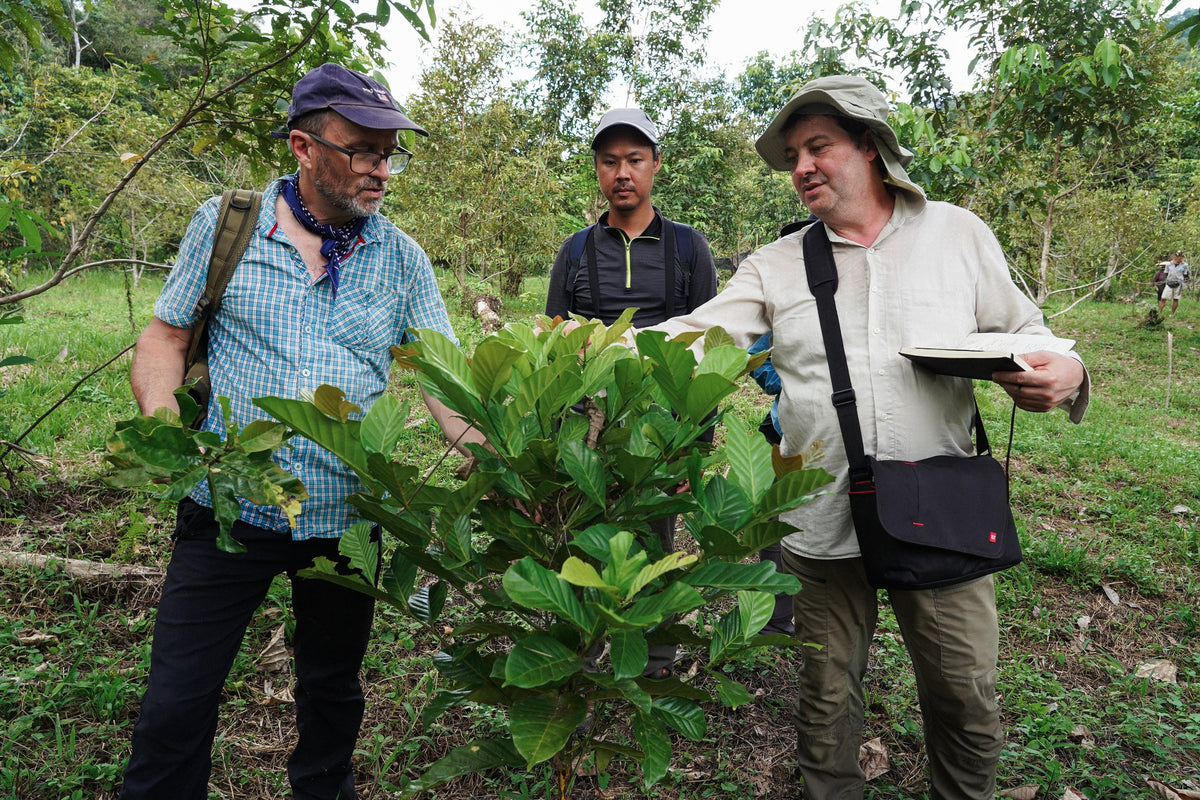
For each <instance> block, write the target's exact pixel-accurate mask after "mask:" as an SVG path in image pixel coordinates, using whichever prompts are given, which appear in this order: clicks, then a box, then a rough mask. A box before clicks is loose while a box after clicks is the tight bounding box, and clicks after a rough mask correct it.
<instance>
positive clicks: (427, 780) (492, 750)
mask: <svg viewBox="0 0 1200 800" xmlns="http://www.w3.org/2000/svg"><path fill="white" fill-rule="evenodd" d="M524 763H525V761H524V759H522V758H521V754H520V753H518V752H517V749H516V748H515V747H514V746H513V743H512V742H510V741H507V740H503V739H476V740H474V741H472V742H470V743H469V744H465V745H463V746H461V747H457V748H455V749H454V750H451V751H450V753H449V754H448V755H445V756H443V757H442V758H439V759H438V760H437V761H435V762H433V763H432V764H431V765H430V766H429V769H427V770H425V772H424V773H423V774H422V775H421V777H420V778H418V779H417V780H415V781H409V783H408V785H407V786H406V787H405V788H404V796H405V797H413V796H414V795H417V794H420V793H421V792H424V791H426V790H428V789H432V788H433V787H435V786H438V785H440V784H443V783H446V782H447V781H451V780H454V779H455V778H461V777H463V776H464V775H477V774H479V773H482V772H487V771H488V770H491V769H497V768H499V767H511V768H513V769H520V767H521V766H522V765H524Z"/></svg>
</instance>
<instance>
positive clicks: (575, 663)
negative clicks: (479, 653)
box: [504, 634, 583, 689]
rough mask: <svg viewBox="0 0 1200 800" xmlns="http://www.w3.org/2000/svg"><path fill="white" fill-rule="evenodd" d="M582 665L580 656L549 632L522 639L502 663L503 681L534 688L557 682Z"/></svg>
mask: <svg viewBox="0 0 1200 800" xmlns="http://www.w3.org/2000/svg"><path fill="white" fill-rule="evenodd" d="M582 668H583V659H581V658H580V657H579V656H578V655H577V654H576V653H575V652H574V651H572V650H570V649H568V648H567V647H566V646H565V645H563V644H562V643H561V642H559V641H558V640H557V639H555V638H554V637H553V636H550V635H548V634H534V635H533V636H527V637H526V638H524V639H521V640H520V641H518V642H517V643H516V644H514V645H513V647H512V650H511V651H509V654H508V660H507V661H506V662H505V664H504V685H505V686H518V687H520V688H522V689H536V688H539V687H543V686H548V685H553V684H557V683H558V682H560V681H562V680H563V679H565V678H569V677H570V676H572V675H574V674H575V673H577V672H579V671H580V670H581V669H582Z"/></svg>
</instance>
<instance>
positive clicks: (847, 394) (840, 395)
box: [829, 388, 855, 408]
mask: <svg viewBox="0 0 1200 800" xmlns="http://www.w3.org/2000/svg"><path fill="white" fill-rule="evenodd" d="M829 399H830V400H832V401H833V407H834V408H841V407H842V406H850V405H854V403H855V396H854V389H853V388H849V389H838V390H837V391H836V392H834V393H833V394H831V395H829Z"/></svg>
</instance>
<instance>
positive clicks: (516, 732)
mask: <svg viewBox="0 0 1200 800" xmlns="http://www.w3.org/2000/svg"><path fill="white" fill-rule="evenodd" d="M586 717H587V703H586V702H585V701H584V699H583V698H582V697H579V696H577V695H573V694H561V695H531V696H529V697H524V698H522V699H520V700H518V701H517V702H515V703H513V706H512V709H511V711H510V720H509V723H508V731H509V733H511V734H512V737H513V744H515V745H516V746H517V751H518V752H520V753H521V755H523V756H524V757H525V765H526V767H527V768H531V767H533V765H535V764H540V763H541V762H543V761H545V760H546V759H548V758H551V757H552V756H554V755H555V754H557V753H558V752H559V751H560V750H562V749H563V747H564V746H565V745H566V743H567V740H568V739H570V738H571V734H572V733H574V732H575V728H577V727H578V726H579V725H581V724H582V723H583V721H584V719H585V718H586Z"/></svg>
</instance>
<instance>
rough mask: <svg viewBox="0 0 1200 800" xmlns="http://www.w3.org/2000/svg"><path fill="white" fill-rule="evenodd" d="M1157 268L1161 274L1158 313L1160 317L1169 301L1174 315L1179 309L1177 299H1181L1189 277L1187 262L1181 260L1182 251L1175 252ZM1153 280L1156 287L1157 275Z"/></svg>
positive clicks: (1189, 271)
mask: <svg viewBox="0 0 1200 800" xmlns="http://www.w3.org/2000/svg"><path fill="white" fill-rule="evenodd" d="M1158 266H1159V267H1160V271H1161V273H1162V288H1161V290H1160V291H1159V293H1158V313H1159V314H1160V315H1161V314H1162V313H1163V309H1164V308H1165V307H1166V305H1167V301H1168V300H1170V301H1171V313H1172V314H1174V313H1175V312H1176V311H1177V310H1178V309H1179V298H1180V297H1183V287H1184V286H1185V285H1187V282H1188V279H1189V278H1190V277H1191V270H1190V269H1189V267H1188V263H1187V261H1185V260H1184V259H1183V251H1182V250H1176V251H1175V252H1174V253H1172V254H1171V258H1170V260H1169V261H1163V262H1161V263H1159V265H1158ZM1154 278H1155V281H1154V282H1155V284H1156V285H1157V284H1158V274H1157V273H1156V274H1155V276H1154Z"/></svg>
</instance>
